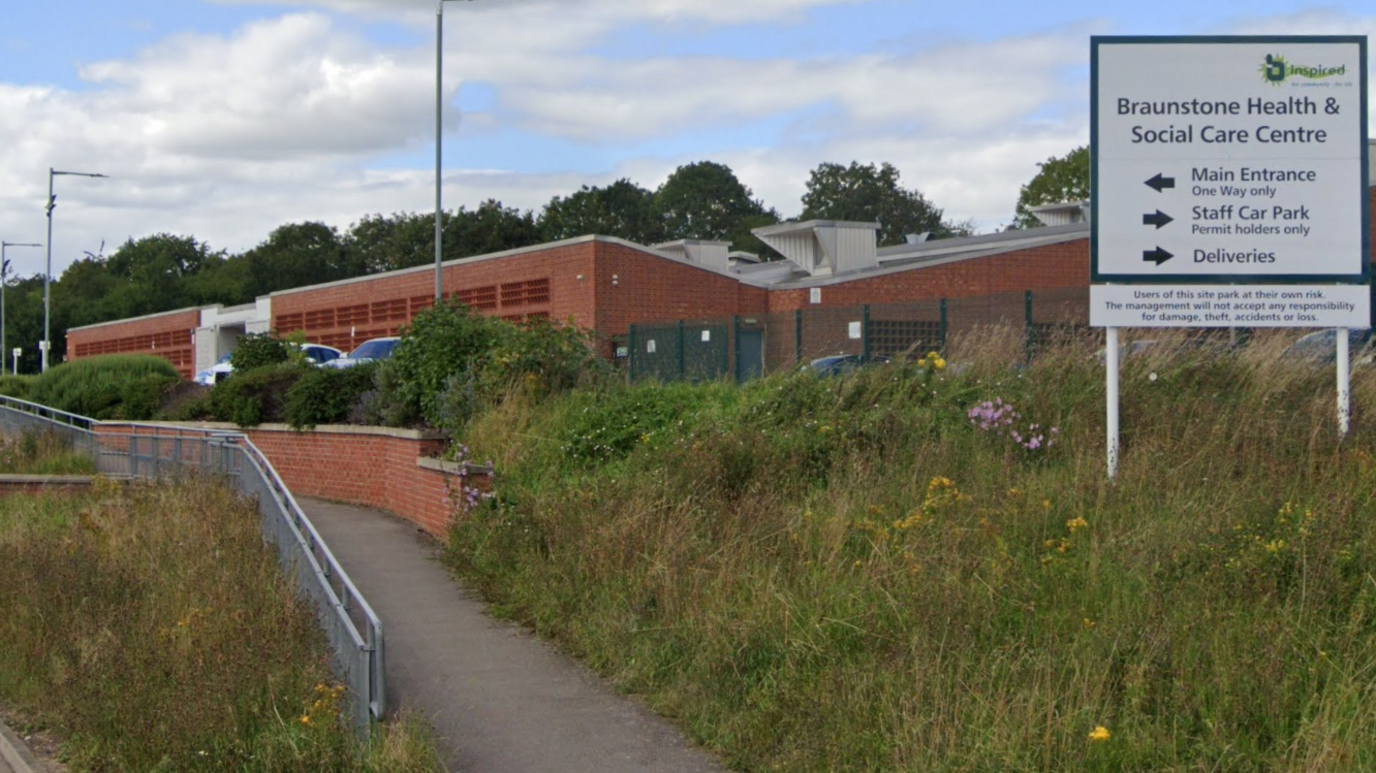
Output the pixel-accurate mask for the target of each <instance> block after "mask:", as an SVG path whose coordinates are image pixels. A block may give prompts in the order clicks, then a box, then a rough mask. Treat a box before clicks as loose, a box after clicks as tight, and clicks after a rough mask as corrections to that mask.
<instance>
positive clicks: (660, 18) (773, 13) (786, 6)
mask: <svg viewBox="0 0 1376 773" xmlns="http://www.w3.org/2000/svg"><path fill="white" fill-rule="evenodd" d="M870 1H871V0H748V2H741V0H631V1H629V2H628V1H627V0H559V2H557V3H556V2H551V1H550V0H477V2H474V3H472V4H471V5H470V4H469V3H465V2H450V3H447V4H446V11H445V13H446V14H449V13H454V12H457V13H464V14H482V13H489V12H492V13H503V14H511V15H517V16H519V15H522V14H523V13H525V12H526V11H527V9H529V8H532V7H533V8H537V9H539V8H543V9H552V10H556V11H558V13H559V16H560V17H562V18H564V19H577V18H588V17H596V18H603V19H616V20H621V21H627V20H643V21H657V22H680V21H706V22H710V23H716V24H739V23H744V22H760V21H771V20H796V19H798V18H799V14H800V13H802V12H804V11H806V10H808V9H810V8H815V7H819V6H836V5H855V4H859V3H864V2H870ZM216 2H220V3H222V4H225V5H279V4H280V2H279V0H216ZM305 2H306V3H307V4H309V5H313V6H316V7H319V8H325V9H329V10H332V11H338V12H342V13H350V14H358V15H361V16H366V17H369V18H387V19H396V20H404V21H407V22H410V23H421V22H423V21H424V20H425V19H427V18H434V16H435V10H436V4H437V0H305Z"/></svg>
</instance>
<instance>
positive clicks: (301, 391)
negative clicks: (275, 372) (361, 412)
mask: <svg viewBox="0 0 1376 773" xmlns="http://www.w3.org/2000/svg"><path fill="white" fill-rule="evenodd" d="M376 371H377V366H376V365H375V364H374V363H364V364H362V365H356V366H354V367H352V368H343V369H340V368H313V369H310V370H308V371H306V373H305V375H303V376H302V377H301V380H299V381H297V382H296V384H295V385H293V386H292V387H291V389H289V390H288V391H287V402H286V419H287V423H288V424H290V425H291V426H292V427H293V428H295V429H311V428H313V427H315V426H316V425H317V424H344V423H347V422H348V421H349V419H350V412H351V411H352V409H353V407H354V405H355V404H356V403H357V402H358V401H359V400H360V398H361V397H362V396H363V395H364V394H365V393H367V392H369V391H371V390H372V389H373V375H374V373H375V372H376Z"/></svg>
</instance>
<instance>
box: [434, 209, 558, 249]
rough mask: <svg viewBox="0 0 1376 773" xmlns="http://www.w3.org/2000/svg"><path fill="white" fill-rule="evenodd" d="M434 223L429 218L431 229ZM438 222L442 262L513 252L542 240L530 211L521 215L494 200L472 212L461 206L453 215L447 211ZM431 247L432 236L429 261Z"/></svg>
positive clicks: (518, 211) (519, 212)
mask: <svg viewBox="0 0 1376 773" xmlns="http://www.w3.org/2000/svg"><path fill="white" fill-rule="evenodd" d="M434 222H435V221H434V219H433V217H431V218H430V223H431V225H430V227H431V229H432V230H433V229H434ZM441 222H442V223H443V229H444V258H445V260H454V259H456V258H467V257H472V256H474V255H486V254H488V253H490V252H501V251H503V250H514V249H517V248H520V247H529V246H531V245H533V244H539V243H540V242H541V241H543V239H541V238H540V228H539V226H537V225H536V224H535V215H534V214H532V213H531V212H529V211H526V212H522V211H520V210H518V209H516V208H515V207H504V206H502V202H500V201H497V200H496V199H488V200H487V201H484V202H483V203H481V204H479V205H478V208H477V209H474V210H468V209H464V208H463V207H460V208H459V211H458V212H455V213H454V214H453V215H450V214H449V213H447V212H446V213H444V218H443V220H442V221H441ZM434 245H435V242H434V237H433V235H432V236H431V241H430V249H431V259H432V260H433V251H434Z"/></svg>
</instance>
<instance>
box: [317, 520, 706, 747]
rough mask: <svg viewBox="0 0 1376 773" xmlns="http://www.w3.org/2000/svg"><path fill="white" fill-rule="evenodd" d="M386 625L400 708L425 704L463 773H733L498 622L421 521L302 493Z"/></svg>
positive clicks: (391, 678)
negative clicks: (444, 560)
mask: <svg viewBox="0 0 1376 773" xmlns="http://www.w3.org/2000/svg"><path fill="white" fill-rule="evenodd" d="M297 501H298V502H299V503H300V505H301V507H302V509H303V510H305V512H306V515H307V516H308V517H310V519H311V521H312V522H314V523H315V526H316V528H317V529H318V530H319V531H320V534H321V536H322V537H324V538H325V541H326V543H327V544H328V545H329V546H330V550H331V551H332V552H333V553H334V555H335V557H336V558H338V559H339V561H340V563H341V564H343V566H344V569H345V571H347V572H348V573H349V576H350V577H351V578H352V579H353V581H354V584H355V585H357V586H358V589H359V590H360V591H361V592H362V593H363V595H364V597H366V598H367V599H368V603H369V604H371V605H372V607H373V610H374V611H375V612H376V613H377V614H378V616H379V617H380V618H381V619H382V627H383V632H384V633H383V635H384V636H385V637H386V639H385V640H386V645H387V659H386V668H387V691H388V703H389V708H392V709H396V708H399V707H408V708H416V709H419V710H420V711H421V712H422V713H423V714H424V717H425V719H426V720H427V721H429V722H430V723H431V725H432V726H433V727H434V728H435V734H436V741H437V743H438V745H439V747H440V750H441V752H442V754H443V756H444V758H445V762H446V764H447V765H448V766H449V769H450V770H451V771H453V772H454V773H544V772H545V771H549V772H550V773H553V772H555V771H557V772H558V773H670V772H671V771H672V773H723V772H724V771H725V770H726V768H725V767H724V766H722V764H721V763H720V762H719V761H717V760H716V759H715V758H714V757H712V756H711V755H710V754H708V753H707V752H705V751H703V750H702V749H700V748H697V747H695V746H693V745H692V744H691V743H690V742H689V741H687V740H686V739H685V738H684V737H683V735H682V733H681V732H680V731H679V730H678V729H677V728H675V727H674V726H673V725H672V724H670V723H669V722H668V721H666V720H664V719H663V718H661V717H658V716H656V715H655V714H654V713H653V712H651V711H650V710H649V709H647V708H646V707H644V706H643V705H641V704H639V703H636V702H635V701H634V700H631V699H629V698H627V697H625V696H622V695H619V694H617V693H616V691H615V690H614V689H612V688H611V687H610V686H609V685H608V684H606V683H605V682H604V681H603V680H602V679H600V678H599V677H598V676H597V675H596V674H594V673H593V672H591V671H590V670H588V669H587V668H586V667H584V666H582V665H581V664H579V663H577V662H576V661H574V660H572V659H571V658H569V657H567V656H565V655H563V654H561V653H559V652H557V651H556V650H554V649H553V648H552V647H550V646H549V645H548V644H545V643H544V642H542V641H540V640H539V639H537V638H536V637H535V636H534V635H533V634H530V633H529V632H527V631H525V630H524V629H522V628H521V627H519V626H517V625H514V624H511V623H507V622H503V621H500V620H495V619H493V618H492V617H490V616H489V615H488V614H487V613H486V612H485V605H484V604H483V603H482V601H481V600H480V599H478V598H477V597H476V596H475V595H474V594H473V593H471V592H469V591H467V590H465V589H464V588H463V587H462V586H460V585H459V584H458V583H457V582H456V581H455V580H454V579H453V577H452V576H451V575H450V573H449V572H448V570H447V569H446V568H445V567H444V566H443V565H442V564H440V563H439V562H438V561H437V560H436V559H435V555H436V553H437V549H438V548H437V545H436V544H435V543H434V542H433V541H432V540H430V539H429V538H427V537H425V536H424V535H423V534H421V533H420V532H419V531H418V530H417V529H416V528H415V526H414V525H412V524H410V523H407V522H406V521H403V520H401V519H400V518H397V517H395V516H392V515H389V514H386V513H383V512H381V511H378V510H373V509H370V508H366V507H358V506H355V505H346V504H337V503H333V502H328V501H325V500H321V499H314V498H311V497H298V498H297Z"/></svg>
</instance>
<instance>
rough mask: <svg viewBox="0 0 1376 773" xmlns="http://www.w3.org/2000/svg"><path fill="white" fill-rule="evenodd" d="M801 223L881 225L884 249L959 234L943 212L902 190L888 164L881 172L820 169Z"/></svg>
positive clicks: (854, 167)
mask: <svg viewBox="0 0 1376 773" xmlns="http://www.w3.org/2000/svg"><path fill="white" fill-rule="evenodd" d="M801 219H802V220H814V219H815V220H854V221H860V222H866V223H876V222H877V223H879V244H880V246H886V245H891V244H902V243H903V240H904V236H906V235H907V234H918V233H930V234H931V235H932V236H933V237H936V238H945V237H949V236H951V235H953V233H954V232H955V229H954V228H952V225H951V224H950V223H947V222H946V221H944V220H943V219H942V214H941V210H940V209H938V208H937V207H936V206H935V205H933V204H932V203H931V202H929V201H928V200H927V199H926V197H924V196H923V195H922V194H921V193H920V192H918V191H917V190H916V189H912V190H910V189H907V188H904V187H903V186H902V184H901V183H900V182H899V174H898V168H897V167H895V166H894V165H893V164H890V163H887V162H886V163H884V164H881V165H880V166H879V167H875V165H874V164H863V165H862V164H860V163H859V162H856V161H852V162H851V164H850V166H848V167H847V166H841V165H840V164H832V163H824V164H820V165H819V166H818V167H817V168H816V169H814V170H812V174H811V176H810V177H809V178H808V181H807V193H804V194H803V214H802V215H801Z"/></svg>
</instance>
